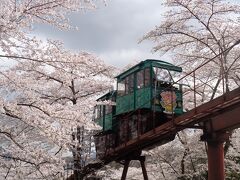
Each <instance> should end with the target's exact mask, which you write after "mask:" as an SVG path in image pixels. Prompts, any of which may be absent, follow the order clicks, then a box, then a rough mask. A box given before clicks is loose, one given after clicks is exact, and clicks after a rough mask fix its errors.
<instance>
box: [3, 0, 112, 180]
mask: <svg viewBox="0 0 240 180" xmlns="http://www.w3.org/2000/svg"><path fill="white" fill-rule="evenodd" d="M94 3H95V1H92V0H20V1H18V0H6V1H3V2H1V4H0V9H1V10H0V37H1V38H0V44H1V45H0V58H1V61H7V62H9V61H10V60H11V61H13V60H14V61H15V62H14V66H13V67H11V68H7V69H6V68H5V69H1V72H0V76H1V80H0V81H1V82H0V86H1V89H0V90H1V98H0V109H1V114H2V115H3V116H2V119H1V121H0V123H1V128H0V138H1V139H0V140H1V146H0V159H1V163H0V169H1V170H0V172H1V174H0V177H1V178H5V179H34V178H42V179H54V178H55V179H56V178H57V177H58V176H59V175H60V172H62V170H63V164H64V161H63V159H62V157H63V156H64V155H63V153H64V152H66V150H69V149H70V150H71V149H72V147H74V146H76V144H77V142H76V141H72V138H71V136H72V128H73V127H76V126H77V125H85V126H86V128H94V127H95V125H94V124H92V123H90V122H89V120H90V118H91V115H90V114H89V112H91V110H92V106H93V105H94V102H93V100H92V99H93V98H94V97H95V96H97V95H98V94H99V93H101V92H102V91H105V90H106V89H108V88H109V87H110V84H111V81H110V79H109V78H111V73H110V72H111V70H112V67H109V66H106V65H105V64H104V63H103V62H102V61H101V60H100V59H99V58H97V57H95V56H93V55H91V54H89V53H86V52H79V53H72V52H70V51H67V50H65V49H64V48H63V46H62V44H61V43H59V42H57V41H50V40H49V41H47V42H42V41H41V40H38V39H37V38H35V37H33V36H32V35H31V32H32V30H33V25H34V23H45V24H49V25H53V26H55V27H57V28H60V29H64V30H65V29H69V28H73V27H72V26H71V25H69V22H68V19H67V16H66V15H68V14H69V13H71V12H73V11H81V10H86V9H90V10H92V9H94V8H95V4H94Z"/></svg>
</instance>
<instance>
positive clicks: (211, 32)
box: [142, 0, 240, 98]
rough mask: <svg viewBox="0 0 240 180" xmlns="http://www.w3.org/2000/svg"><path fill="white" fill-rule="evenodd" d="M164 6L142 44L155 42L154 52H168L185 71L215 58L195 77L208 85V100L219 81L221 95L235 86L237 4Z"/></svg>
mask: <svg viewBox="0 0 240 180" xmlns="http://www.w3.org/2000/svg"><path fill="white" fill-rule="evenodd" d="M164 4H165V5H166V6H167V7H168V8H169V10H168V11H167V12H166V14H165V15H164V18H163V21H162V23H161V24H160V25H159V26H157V27H156V28H155V29H154V30H152V31H150V32H149V33H147V34H146V35H145V36H144V37H143V39H142V40H145V39H148V40H151V41H153V42H155V44H156V46H155V47H154V48H153V50H154V51H158V52H161V53H167V52H171V53H172V54H173V55H174V57H175V60H176V61H177V62H178V64H181V65H182V66H183V67H184V68H185V70H186V71H189V68H190V69H194V68H196V67H198V66H199V65H201V64H203V63H204V62H206V61H208V60H209V59H211V58H213V57H215V56H217V57H216V59H215V60H214V61H213V62H212V63H209V64H208V68H205V69H204V73H201V75H200V76H199V77H198V79H199V80H201V81H203V82H205V83H208V84H211V91H212V94H211V96H210V98H214V96H215V93H216V91H217V89H218V88H219V86H220V84H221V80H223V81H224V85H225V87H224V88H225V91H229V90H230V89H232V88H233V87H236V86H239V82H240V79H239V43H240V40H239V37H240V35H239V32H238V30H237V29H238V28H239V11H240V6H239V4H238V3H237V2H235V3H233V2H231V3H229V2H228V1H226V0H203V1H202V0H166V1H165V3H164ZM219 54H220V55H219Z"/></svg>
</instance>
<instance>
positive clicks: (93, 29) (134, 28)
mask: <svg viewBox="0 0 240 180" xmlns="http://www.w3.org/2000/svg"><path fill="white" fill-rule="evenodd" d="M162 2H163V1H162V0H107V6H105V5H104V4H103V3H102V4H100V5H99V6H98V8H97V9H96V10H94V11H84V12H79V13H73V14H71V15H70V16H69V19H70V23H71V25H73V26H77V27H79V31H75V30H71V31H60V30H57V29H56V28H53V27H50V26H48V25H36V26H35V27H34V28H35V29H34V30H35V31H34V32H35V34H36V35H38V36H40V37H42V38H50V39H59V40H61V41H63V42H64V44H65V47H66V48H69V49H72V50H75V51H82V50H85V51H88V52H91V53H94V54H95V55H97V56H99V57H101V58H102V59H103V60H104V61H105V62H107V63H109V64H112V65H115V66H118V67H123V66H125V65H127V64H128V63H131V62H132V61H134V60H144V59H147V58H148V59H150V58H155V59H162V60H166V59H165V57H159V54H157V53H154V54H153V53H152V52H151V48H152V47H153V44H152V43H151V42H147V41H146V42H142V43H140V44H138V40H139V39H140V38H141V37H142V36H143V35H144V34H145V33H147V32H148V31H150V30H151V29H153V28H154V27H155V26H156V25H158V24H159V23H160V22H161V19H162V14H163V13H164V7H163V6H162Z"/></svg>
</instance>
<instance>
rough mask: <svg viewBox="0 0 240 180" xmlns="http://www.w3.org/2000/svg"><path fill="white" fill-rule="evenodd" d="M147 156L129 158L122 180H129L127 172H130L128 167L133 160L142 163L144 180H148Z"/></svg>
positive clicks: (125, 161) (125, 164)
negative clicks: (127, 179)
mask: <svg viewBox="0 0 240 180" xmlns="http://www.w3.org/2000/svg"><path fill="white" fill-rule="evenodd" d="M145 159H146V158H145V156H139V157H133V158H127V159H125V160H124V168H123V173H122V177H121V180H126V178H127V171H128V167H129V163H130V161H131V160H138V161H140V163H141V167H142V173H143V178H144V180H148V175H147V170H146V166H145Z"/></svg>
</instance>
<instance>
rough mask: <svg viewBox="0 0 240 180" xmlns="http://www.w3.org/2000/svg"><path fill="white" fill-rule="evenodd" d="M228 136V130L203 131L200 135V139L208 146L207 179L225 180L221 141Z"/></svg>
mask: <svg viewBox="0 0 240 180" xmlns="http://www.w3.org/2000/svg"><path fill="white" fill-rule="evenodd" d="M228 138H229V133H228V132H222V133H214V132H212V133H206V132H205V134H204V135H203V136H202V137H201V140H203V141H206V142H207V148H208V149H207V155H208V180H225V171H224V148H223V143H224V142H225V141H226V140H227V139H228Z"/></svg>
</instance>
